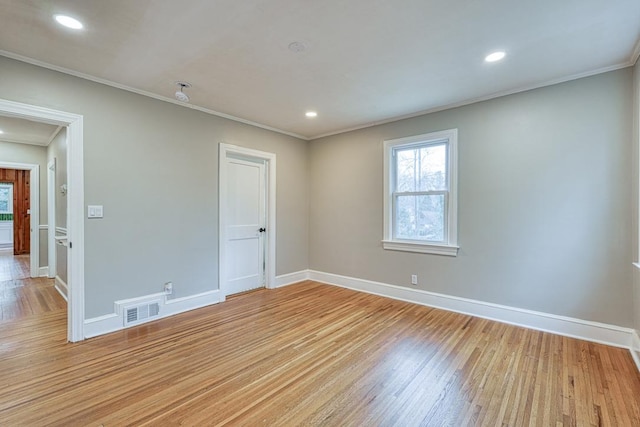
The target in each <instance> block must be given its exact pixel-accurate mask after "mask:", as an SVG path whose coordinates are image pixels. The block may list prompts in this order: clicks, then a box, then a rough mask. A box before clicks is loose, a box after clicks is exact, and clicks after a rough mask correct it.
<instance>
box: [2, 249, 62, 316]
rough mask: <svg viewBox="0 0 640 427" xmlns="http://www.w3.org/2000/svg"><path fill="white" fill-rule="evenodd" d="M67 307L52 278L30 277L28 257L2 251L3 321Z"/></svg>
mask: <svg viewBox="0 0 640 427" xmlns="http://www.w3.org/2000/svg"><path fill="white" fill-rule="evenodd" d="M66 307H67V304H66V302H65V300H64V299H63V298H62V296H61V295H60V294H59V293H58V291H57V290H56V289H55V287H54V281H53V279H49V278H46V277H38V278H35V279H32V278H30V277H29V255H28V254H27V255H17V256H14V255H13V253H12V252H11V251H0V321H6V320H13V319H21V318H24V317H28V316H32V315H38V314H43V313H47V312H51V311H56V310H65V309H66Z"/></svg>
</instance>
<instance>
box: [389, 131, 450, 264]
mask: <svg viewBox="0 0 640 427" xmlns="http://www.w3.org/2000/svg"><path fill="white" fill-rule="evenodd" d="M441 143H446V144H447V176H448V184H449V188H448V191H446V192H445V193H446V194H445V204H446V208H445V220H444V221H445V232H444V234H445V241H444V243H435V242H428V241H423V240H407V239H396V238H394V236H393V233H394V225H395V224H394V206H393V205H394V203H393V200H394V197H393V194H394V191H395V176H396V171H395V166H396V162H395V159H394V152H395V151H396V150H398V149H402V148H408V147H412V146H419V145H428V144H441ZM438 193H440V192H438ZM383 201H384V236H383V240H382V247H383V248H384V249H387V250H395V251H405V252H418V253H424V254H436V255H447V256H457V255H458V249H459V247H458V129H448V130H444V131H439V132H431V133H427V134H423V135H416V136H409V137H406V138H398V139H390V140H385V141H384V196H383Z"/></svg>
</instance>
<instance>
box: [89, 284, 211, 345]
mask: <svg viewBox="0 0 640 427" xmlns="http://www.w3.org/2000/svg"><path fill="white" fill-rule="evenodd" d="M158 299H160V300H161V301H162V304H161V306H160V313H159V315H158V316H156V317H153V318H151V319H148V321H149V322H151V321H154V320H158V319H162V318H164V317H169V316H173V315H175V314H178V313H183V312H185V311H189V310H194V309H196V308H202V307H205V306H207V305H211V304H217V303H218V302H220V291H219V290H218V289H216V290H213V291H207V292H203V293H200V294H196V295H190V296H187V297H182V298H175V299H167V298H166V295H165V294H163V293H159V294H151V295H145V296H143V297H139V298H131V299H126V300H120V301H116V302H115V303H114V312H113V313H110V314H105V315H104V316H99V317H94V318H91V319H87V320H85V321H84V337H85V338H92V337H96V336H98V335H104V334H108V333H110V332H115V331H119V330H121V329H124V328H125V326H124V318H123V314H122V307H125V306H128V305H134V304H138V303H144V302H145V301H149V300H154V301H157V300H158ZM138 325H139V324H136V325H135V326H138Z"/></svg>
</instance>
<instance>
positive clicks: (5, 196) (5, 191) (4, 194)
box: [0, 186, 11, 212]
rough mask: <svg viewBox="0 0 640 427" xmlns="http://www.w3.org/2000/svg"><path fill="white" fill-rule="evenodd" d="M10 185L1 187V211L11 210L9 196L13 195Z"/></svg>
mask: <svg viewBox="0 0 640 427" xmlns="http://www.w3.org/2000/svg"><path fill="white" fill-rule="evenodd" d="M9 190H10V188H9V187H8V186H2V187H0V212H9V197H11V194H10V193H11V192H10V191H9Z"/></svg>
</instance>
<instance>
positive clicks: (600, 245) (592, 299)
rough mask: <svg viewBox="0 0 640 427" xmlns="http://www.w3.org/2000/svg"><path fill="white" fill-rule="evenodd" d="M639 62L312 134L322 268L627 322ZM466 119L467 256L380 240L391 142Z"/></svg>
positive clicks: (314, 265)
mask: <svg viewBox="0 0 640 427" xmlns="http://www.w3.org/2000/svg"><path fill="white" fill-rule="evenodd" d="M631 85H632V70H631V69H630V68H627V69H623V70H619V71H615V72H609V73H606V74H601V75H597V76H594V77H589V78H584V79H580V80H575V81H571V82H568V83H563V84H558V85H555V86H551V87H546V88H542V89H537V90H532V91H528V92H523V93H519V94H515V95H511V96H506V97H502V98H497V99H494V100H490V101H486V102H481V103H476V104H473V105H468V106H464V107H460V108H455V109H451V110H447V111H442V112H437V113H433V114H428V115H424V116H421V117H416V118H412V119H407V120H402V121H398V122H393V123H388V124H384V125H380V126H375V127H371V128H367V129H362V130H359V131H354V132H349V133H346V134H341V135H337V136H333V137H327V138H323V139H319V140H315V141H312V142H311V143H310V153H309V158H310V187H309V188H310V194H311V195H312V197H311V205H310V223H309V229H310V239H309V241H310V250H309V263H310V268H311V269H313V270H318V271H324V272H330V273H336V274H341V275H346V276H351V277H358V278H363V279H369V280H374V281H379V282H383V283H389V284H394V285H400V286H407V287H411V285H410V275H411V274H417V275H418V278H419V285H418V288H419V289H423V290H428V291H434V292H439V293H444V294H448V295H455V296H460V297H466V298H473V299H477V300H481V301H488V302H493V303H498V304H505V305H508V306H513V307H520V308H525V309H532V310H538V311H542V312H547V313H553V314H558V315H564V316H571V317H576V318H580V319H586V320H592V321H600V322H605V323H611V324H616V325H621V326H631V325H632V302H631V298H630V295H631V292H632V290H631V282H632V278H631V275H632V237H631V233H630V230H631V227H632V225H631V222H632V219H631V216H632V214H631V212H632V207H631V198H632V194H631V193H632V189H631V187H630V185H629V183H630V181H631V178H632V170H631V169H632V164H631V160H630V159H631V155H632V144H631V108H632V97H631ZM450 128H458V130H459V140H458V144H459V181H458V182H459V218H458V225H459V227H458V235H459V245H460V252H459V255H458V257H456V258H452V257H444V256H437V255H424V254H414V253H405V252H397V251H385V250H383V249H382V246H381V243H380V240H381V239H382V228H383V227H382V182H383V176H382V156H383V150H382V143H383V140H385V139H392V138H399V137H405V136H411V135H418V134H422V133H427V132H432V131H438V130H443V129H450Z"/></svg>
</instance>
